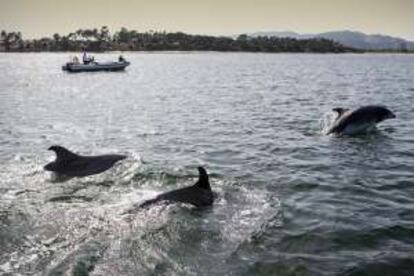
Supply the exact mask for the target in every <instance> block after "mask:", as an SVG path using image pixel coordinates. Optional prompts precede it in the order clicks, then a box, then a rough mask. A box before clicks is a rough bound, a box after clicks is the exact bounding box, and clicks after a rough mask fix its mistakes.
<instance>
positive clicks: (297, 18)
mask: <svg viewBox="0 0 414 276" xmlns="http://www.w3.org/2000/svg"><path fill="white" fill-rule="evenodd" d="M104 25H106V26H108V27H109V29H110V30H112V31H115V30H118V29H119V28H121V27H126V28H128V29H134V30H138V31H149V30H158V31H164V30H165V31H182V32H186V33H191V34H210V35H236V34H241V33H251V32H257V31H295V32H299V33H320V32H326V31H333V30H353V31H361V32H364V33H368V34H378V33H380V34H387V35H392V36H398V37H402V38H406V39H410V40H413V41H414V0H0V30H7V31H21V32H22V34H23V37H25V38H40V37H42V36H52V35H53V34H54V33H59V34H68V33H69V32H72V31H76V30H77V29H80V28H100V27H101V26H104Z"/></svg>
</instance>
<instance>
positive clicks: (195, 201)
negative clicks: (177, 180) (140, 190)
mask: <svg viewBox="0 0 414 276" xmlns="http://www.w3.org/2000/svg"><path fill="white" fill-rule="evenodd" d="M198 172H199V177H198V181H197V182H196V183H195V184H194V185H193V186H190V187H185V188H181V189H177V190H173V191H170V192H166V193H163V194H161V195H159V196H157V197H156V198H154V199H150V200H147V201H145V202H144V203H142V204H140V205H139V206H138V208H145V207H148V206H150V205H152V204H155V203H158V202H161V201H165V202H167V203H174V202H180V203H187V204H191V205H194V206H196V207H206V206H210V205H212V204H213V201H214V195H213V192H212V191H211V187H210V182H209V180H208V174H207V172H206V170H205V169H204V168H203V167H198Z"/></svg>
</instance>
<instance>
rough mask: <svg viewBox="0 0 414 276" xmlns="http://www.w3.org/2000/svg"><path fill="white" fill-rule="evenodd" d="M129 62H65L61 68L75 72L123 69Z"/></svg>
mask: <svg viewBox="0 0 414 276" xmlns="http://www.w3.org/2000/svg"><path fill="white" fill-rule="evenodd" d="M129 65H130V63H129V62H127V61H125V62H111V63H93V64H73V63H67V64H66V65H64V66H62V70H64V71H67V72H71V73H77V72H98V71H123V70H125V68H126V67H127V66H129Z"/></svg>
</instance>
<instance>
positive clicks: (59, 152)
mask: <svg viewBox="0 0 414 276" xmlns="http://www.w3.org/2000/svg"><path fill="white" fill-rule="evenodd" d="M48 150H52V151H54V152H55V153H56V160H57V161H58V160H67V159H72V158H74V157H78V155H77V154H76V153H73V152H71V151H70V150H68V149H66V148H64V147H61V146H51V147H50V148H48Z"/></svg>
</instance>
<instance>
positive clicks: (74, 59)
mask: <svg viewBox="0 0 414 276" xmlns="http://www.w3.org/2000/svg"><path fill="white" fill-rule="evenodd" d="M72 62H73V63H74V64H79V59H78V57H77V56H74V57H73V59H72Z"/></svg>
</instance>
